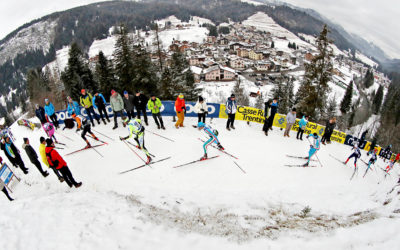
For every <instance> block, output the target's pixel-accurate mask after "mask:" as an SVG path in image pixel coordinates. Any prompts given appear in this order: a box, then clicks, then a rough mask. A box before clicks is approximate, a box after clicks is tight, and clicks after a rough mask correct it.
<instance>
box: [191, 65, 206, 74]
mask: <svg viewBox="0 0 400 250" xmlns="http://www.w3.org/2000/svg"><path fill="white" fill-rule="evenodd" d="M190 70H191V71H192V72H193V74H196V75H200V74H201V72H202V71H203V69H202V68H200V67H196V66H190Z"/></svg>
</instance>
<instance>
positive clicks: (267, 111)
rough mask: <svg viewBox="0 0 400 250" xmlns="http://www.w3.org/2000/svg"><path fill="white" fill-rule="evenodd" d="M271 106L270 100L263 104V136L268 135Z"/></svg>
mask: <svg viewBox="0 0 400 250" xmlns="http://www.w3.org/2000/svg"><path fill="white" fill-rule="evenodd" d="M271 104H272V100H268V102H265V104H264V105H265V107H264V126H263V128H262V130H263V131H264V133H265V135H268V118H269V117H270V115H271Z"/></svg>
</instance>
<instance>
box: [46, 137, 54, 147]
mask: <svg viewBox="0 0 400 250" xmlns="http://www.w3.org/2000/svg"><path fill="white" fill-rule="evenodd" d="M46 144H47V147H51V144H53V140H52V139H51V138H47V139H46Z"/></svg>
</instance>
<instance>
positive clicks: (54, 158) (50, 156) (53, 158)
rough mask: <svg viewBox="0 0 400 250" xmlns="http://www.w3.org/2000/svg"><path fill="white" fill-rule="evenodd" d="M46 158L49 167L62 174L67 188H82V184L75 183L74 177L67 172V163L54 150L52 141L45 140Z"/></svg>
mask: <svg viewBox="0 0 400 250" xmlns="http://www.w3.org/2000/svg"><path fill="white" fill-rule="evenodd" d="M46 144H47V146H46V156H47V161H48V162H49V165H50V166H52V167H54V168H56V169H57V170H58V171H60V173H61V174H62V176H63V178H64V180H65V182H66V183H67V184H68V186H69V187H72V186H75V187H76V188H78V187H80V186H82V182H79V183H78V182H76V181H75V179H74V177H73V176H72V173H71V171H70V170H69V168H68V166H67V163H66V162H65V161H64V159H63V158H62V157H61V156H60V154H59V153H58V152H57V150H55V149H54V148H55V145H54V142H53V140H52V139H50V138H49V139H47V140H46Z"/></svg>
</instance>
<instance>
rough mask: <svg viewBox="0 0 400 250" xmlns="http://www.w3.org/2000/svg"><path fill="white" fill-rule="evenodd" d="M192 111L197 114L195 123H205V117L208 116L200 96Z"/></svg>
mask: <svg viewBox="0 0 400 250" xmlns="http://www.w3.org/2000/svg"><path fill="white" fill-rule="evenodd" d="M194 110H195V112H196V113H197V117H198V121H197V122H203V123H205V122H206V115H207V114H208V107H207V103H206V102H205V101H204V99H203V97H202V96H199V100H198V101H197V103H196V105H194Z"/></svg>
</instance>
